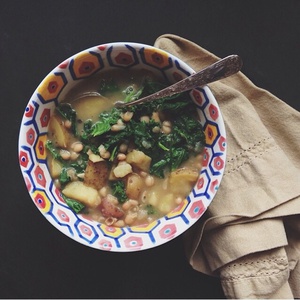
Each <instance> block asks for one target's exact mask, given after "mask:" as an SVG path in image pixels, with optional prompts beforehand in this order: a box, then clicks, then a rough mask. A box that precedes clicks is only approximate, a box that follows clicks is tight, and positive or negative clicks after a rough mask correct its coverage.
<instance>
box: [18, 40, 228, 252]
mask: <svg viewBox="0 0 300 300" xmlns="http://www.w3.org/2000/svg"><path fill="white" fill-rule="evenodd" d="M111 68H113V69H118V68H120V69H123V70H124V69H139V68H142V69H147V70H149V71H151V72H153V73H155V74H157V75H162V76H163V77H164V78H165V79H166V80H167V81H169V82H170V83H174V82H176V81H178V80H181V79H182V78H185V77H187V76H189V75H191V74H193V73H195V71H194V70H193V69H192V68H191V67H189V66H188V65H187V64H186V63H184V62H183V61H181V60H180V59H179V58H177V57H175V56H173V55H171V54H169V53H167V52H165V51H163V50H161V49H157V48H155V47H153V46H149V45H145V44H139V43H131V42H128V43H126V42H118V43H108V44H103V45H98V46H95V47H92V48H89V49H87V50H84V51H81V52H80V53H78V54H75V55H73V56H72V57H70V58H68V59H66V60H65V61H64V62H62V63H61V64H59V65H58V66H57V67H56V68H54V69H53V70H52V71H51V72H50V73H49V74H48V75H47V76H46V77H45V78H44V80H43V81H42V82H41V83H40V85H39V86H38V87H37V89H36V90H35V91H34V93H33V95H32V97H31V98H30V99H29V102H28V104H27V106H26V108H25V110H24V114H23V118H22V121H21V127H20V134H19V145H18V158H19V164H20V169H21V172H22V175H23V177H24V181H25V185H26V188H27V190H28V193H29V195H30V197H31V199H32V202H33V203H34V205H35V206H36V207H37V209H38V210H39V211H40V213H42V214H43V215H44V217H45V218H46V219H47V220H48V221H49V222H50V223H51V224H52V225H54V227H56V228H57V229H58V230H60V231H61V232H62V233H64V234H65V235H66V236H68V237H69V238H72V239H73V240H75V241H77V242H79V243H81V244H83V245H85V246H89V247H92V248H95V249H99V250H102V251H113V252H128V251H141V250H145V249H149V248H153V247H157V246H159V245H162V244H164V243H166V242H168V241H170V240H172V239H174V238H176V237H177V236H179V235H180V234H182V233H183V232H185V231H186V230H188V229H189V228H190V227H191V226H192V225H193V224H194V223H195V222H197V220H199V218H201V216H202V215H203V213H204V212H205V211H206V210H207V207H208V206H209V205H210V203H211V201H212V200H213V198H214V196H215V194H216V193H217V190H218V188H219V185H220V183H221V180H222V176H223V172H224V168H225V162H226V133H225V127H224V122H223V118H222V114H221V111H220V108H219V106H218V103H217V101H216V99H215V98H214V96H213V94H212V93H211V91H210V89H209V88H208V87H207V86H203V87H198V88H195V89H193V90H191V91H190V92H189V95H190V98H191V99H192V100H193V101H194V103H195V109H197V111H198V113H199V119H200V122H201V123H202V126H203V128H204V132H205V134H206V141H207V142H206V146H205V154H204V164H203V168H202V170H201V172H200V174H199V178H198V181H197V183H196V185H195V187H194V188H193V190H192V191H191V193H190V194H189V196H188V197H187V199H186V200H185V201H184V202H183V203H181V204H180V205H179V206H178V207H177V208H175V209H174V210H173V211H172V212H170V213H169V214H167V215H166V216H165V217H163V218H160V219H159V220H157V221H155V222H153V223H152V224H148V225H144V226H135V227H132V228H131V227H124V228H115V227H110V226H107V225H103V224H99V223H97V222H95V221H93V220H90V219H89V218H88V217H87V216H84V215H80V214H79V215H77V214H76V213H74V212H73V211H72V210H71V209H70V208H69V207H68V205H67V204H66V203H65V202H64V200H63V199H62V197H61V194H60V191H59V190H58V189H57V188H56V187H55V185H54V184H53V181H52V179H51V176H50V173H49V170H48V166H47V161H46V154H45V153H46V151H45V142H46V140H47V130H48V123H49V118H50V116H51V114H52V113H53V111H54V109H55V106H56V105H58V103H59V102H60V101H61V100H62V99H63V98H64V96H65V95H66V93H67V92H68V91H69V90H70V89H72V88H73V87H74V86H75V85H76V84H78V83H79V82H81V81H82V80H87V79H88V78H91V77H92V76H94V75H95V74H98V73H99V72H105V71H106V70H108V69H111Z"/></svg>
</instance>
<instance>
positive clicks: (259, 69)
mask: <svg viewBox="0 0 300 300" xmlns="http://www.w3.org/2000/svg"><path fill="white" fill-rule="evenodd" d="M299 16H300V1H299V0H294V1H292V0H285V1H266V0H265V1H253V0H251V1H240V0H237V1H225V0H220V1H218V0H211V1H207V0H205V1H204V0H197V1H191V0H184V1H176V0H175V1H169V0H167V1H163V0H152V1H146V0H144V1H143V0H130V1H125V0H123V1H121V0H119V1H116V0H110V1H108V0H102V1H78V0H73V1H66V0H64V1H56V0H54V1H53V0H48V1H41V0H37V1H16V0H10V1H5V2H4V1H3V2H2V3H1V8H0V70H1V73H0V76H1V80H0V86H1V103H2V108H1V110H0V116H1V117H0V121H1V135H2V139H1V140H2V143H1V155H0V157H1V192H2V194H1V200H0V238H1V242H0V297H1V298H114V299H115V298H224V294H223V292H222V288H221V285H220V282H219V280H218V279H217V278H213V277H209V276H207V275H204V274H201V273H198V272H196V271H194V270H193V269H192V268H191V267H190V265H189V264H188V262H187V260H186V257H185V254H184V250H183V240H182V237H179V238H177V239H175V240H172V241H171V242H169V243H167V244H165V245H163V246H160V247H158V248H155V249H152V250H146V251H143V252H135V253H129V254H128V253H127V254H124V253H107V252H104V251H98V250H94V249H92V248H89V247H85V246H83V245H81V244H79V243H77V242H75V241H73V240H71V239H70V238H68V237H66V236H65V235H63V234H62V233H60V232H59V231H58V230H56V229H55V228H54V227H53V226H52V225H51V224H50V223H48V222H47V221H46V219H45V218H44V217H43V216H42V215H41V213H40V212H39V211H38V210H37V208H36V207H35V205H34V204H33V202H32V200H31V198H30V197H29V195H28V193H27V190H26V187H25V183H24V181H23V178H22V176H21V172H20V168H19V165H18V155H17V140H18V134H19V126H20V122H21V117H22V114H23V111H24V109H25V107H26V104H27V102H28V100H29V98H30V96H31V95H32V93H33V91H34V90H35V88H36V86H37V85H38V84H39V83H40V81H41V80H42V79H43V78H44V77H45V76H46V75H47V74H48V72H49V71H50V70H52V69H53V67H55V66H56V65H58V64H59V63H60V62H62V61H64V60H65V59H66V58H68V57H69V56H71V55H73V54H75V53H77V52H78V51H81V50H83V49H85V48H89V47H91V46H95V45H98V44H102V43H106V42H111V41H134V42H142V43H146V44H153V43H154V41H155V39H156V38H157V37H158V36H159V35H161V34H164V33H173V34H177V35H180V36H182V37H184V38H187V39H190V40H192V41H194V42H196V43H198V44H199V45H201V46H202V47H204V48H206V49H207V50H209V51H211V52H213V53H214V54H216V55H218V56H220V57H224V56H227V55H229V54H233V53H236V54H239V55H240V56H241V57H242V58H243V61H244V66H243V70H242V71H243V72H244V74H246V75H247V76H248V77H249V78H250V79H251V80H252V81H253V82H254V83H255V84H256V85H258V86H260V87H262V88H264V89H267V90H269V91H270V92H271V93H273V94H275V95H276V96H277V97H279V98H280V99H282V100H283V101H285V102H286V103H288V104H289V105H291V106H293V107H294V108H295V109H297V110H300V101H299V82H300V81H299V79H300V75H299V67H300V64H299V53H300V39H299V37H300V18H299ZM280 121H281V120H279V122H280Z"/></svg>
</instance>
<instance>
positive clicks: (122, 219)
mask: <svg viewBox="0 0 300 300" xmlns="http://www.w3.org/2000/svg"><path fill="white" fill-rule="evenodd" d="M166 85H167V84H166V83H165V82H164V81H163V80H162V79H161V78H158V77H156V76H154V75H153V74H152V73H149V72H147V71H145V70H143V71H128V70H123V72H121V71H120V70H118V71H115V72H114V71H112V72H106V73H103V74H99V75H97V76H95V77H94V78H93V79H88V80H86V81H84V82H81V83H79V84H78V85H77V86H76V87H75V88H74V89H73V90H72V91H71V92H70V93H69V94H67V95H66V96H65V100H64V101H62V102H61V103H60V104H59V105H58V106H57V107H56V109H55V111H54V113H53V115H52V116H51V119H50V123H49V131H48V140H47V143H46V147H47V153H48V155H47V161H48V166H49V170H50V174H51V176H52V178H53V180H54V182H55V185H56V186H57V187H58V188H59V189H60V191H61V193H62V197H63V199H64V200H65V202H66V203H67V204H68V205H69V206H70V207H71V208H72V209H73V210H74V211H75V212H76V213H82V214H87V215H88V216H89V217H90V218H92V219H94V220H96V221H98V222H100V223H104V224H107V225H112V226H117V227H123V226H136V225H142V224H147V223H150V222H152V221H154V220H156V219H158V218H161V217H162V216H164V215H166V214H168V213H169V212H171V211H172V210H173V209H175V208H176V207H177V206H178V205H180V203H181V202H182V201H184V199H185V198H186V197H187V196H188V194H189V193H190V191H191V190H192V188H193V186H194V185H195V183H196V181H197V179H198V176H199V172H200V170H201V167H202V158H203V155H202V153H203V149H204V145H205V136H204V133H203V129H202V126H201V124H200V122H199V121H198V116H197V112H196V109H195V106H194V104H193V102H192V101H191V100H190V98H189V96H188V95H187V93H182V94H178V95H175V96H172V97H169V98H164V99H159V100H157V101H153V102H151V103H145V104H140V105H133V106H130V107H128V108H116V107H114V103H115V102H116V101H118V100H122V101H125V102H129V101H133V100H135V99H138V98H141V97H143V96H146V95H149V94H152V93H154V92H156V91H158V90H161V89H162V88H164V87H165V86H166ZM95 92H97V93H98V94H95Z"/></svg>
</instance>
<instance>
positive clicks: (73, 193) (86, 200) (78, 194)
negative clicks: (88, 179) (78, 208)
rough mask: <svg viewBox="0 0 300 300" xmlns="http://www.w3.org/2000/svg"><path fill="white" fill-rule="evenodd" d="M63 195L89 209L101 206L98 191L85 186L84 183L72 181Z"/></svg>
mask: <svg viewBox="0 0 300 300" xmlns="http://www.w3.org/2000/svg"><path fill="white" fill-rule="evenodd" d="M62 193H63V194H64V195H65V196H67V197H69V198H71V199H74V200H77V201H79V202H81V203H83V204H85V205H86V206H88V207H91V208H95V207H97V206H98V205H100V204H101V198H100V196H99V194H98V191H97V190H96V189H94V188H92V187H90V186H87V185H85V184H84V183H83V182H82V181H72V182H70V183H68V184H67V185H66V187H65V188H64V189H63V190H62Z"/></svg>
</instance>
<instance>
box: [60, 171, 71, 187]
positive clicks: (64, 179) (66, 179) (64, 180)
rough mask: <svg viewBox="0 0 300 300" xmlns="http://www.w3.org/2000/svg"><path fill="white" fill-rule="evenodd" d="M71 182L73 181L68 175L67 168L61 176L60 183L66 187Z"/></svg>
mask: <svg viewBox="0 0 300 300" xmlns="http://www.w3.org/2000/svg"><path fill="white" fill-rule="evenodd" d="M70 181H71V177H70V176H69V175H68V172H67V168H62V170H61V172H60V175H59V182H60V183H61V184H62V185H65V184H67V183H68V182H70Z"/></svg>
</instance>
